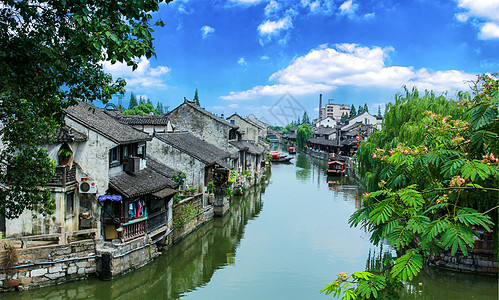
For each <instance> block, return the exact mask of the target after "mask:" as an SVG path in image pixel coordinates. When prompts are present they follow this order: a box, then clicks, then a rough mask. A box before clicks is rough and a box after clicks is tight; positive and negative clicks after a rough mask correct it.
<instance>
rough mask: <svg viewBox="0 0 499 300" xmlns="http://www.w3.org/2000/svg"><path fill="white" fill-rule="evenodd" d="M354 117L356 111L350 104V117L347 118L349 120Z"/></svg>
mask: <svg viewBox="0 0 499 300" xmlns="http://www.w3.org/2000/svg"><path fill="white" fill-rule="evenodd" d="M356 115H357V110H356V109H355V106H354V105H353V104H352V106H350V115H349V116H348V118H349V119H351V118H353V117H355V116H356Z"/></svg>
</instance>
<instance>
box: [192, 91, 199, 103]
mask: <svg viewBox="0 0 499 300" xmlns="http://www.w3.org/2000/svg"><path fill="white" fill-rule="evenodd" d="M192 101H194V102H195V103H196V104H197V105H198V106H199V105H200V104H199V95H198V89H196V91H195V92H194V99H192Z"/></svg>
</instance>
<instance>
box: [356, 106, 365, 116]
mask: <svg viewBox="0 0 499 300" xmlns="http://www.w3.org/2000/svg"><path fill="white" fill-rule="evenodd" d="M363 112H364V108H363V107H362V106H360V105H359V109H358V110H357V115H360V114H361V113H363Z"/></svg>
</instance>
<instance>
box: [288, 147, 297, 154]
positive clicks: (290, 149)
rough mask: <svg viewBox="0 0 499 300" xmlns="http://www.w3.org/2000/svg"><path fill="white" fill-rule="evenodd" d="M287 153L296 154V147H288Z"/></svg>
mask: <svg viewBox="0 0 499 300" xmlns="http://www.w3.org/2000/svg"><path fill="white" fill-rule="evenodd" d="M288 152H289V154H296V147H289V148H288Z"/></svg>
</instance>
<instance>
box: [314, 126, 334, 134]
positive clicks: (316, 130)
mask: <svg viewBox="0 0 499 300" xmlns="http://www.w3.org/2000/svg"><path fill="white" fill-rule="evenodd" d="M313 131H314V134H317V135H324V134H325V135H330V134H333V133H335V131H336V130H334V128H332V127H325V126H320V127H315V128H314V130H313Z"/></svg>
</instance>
